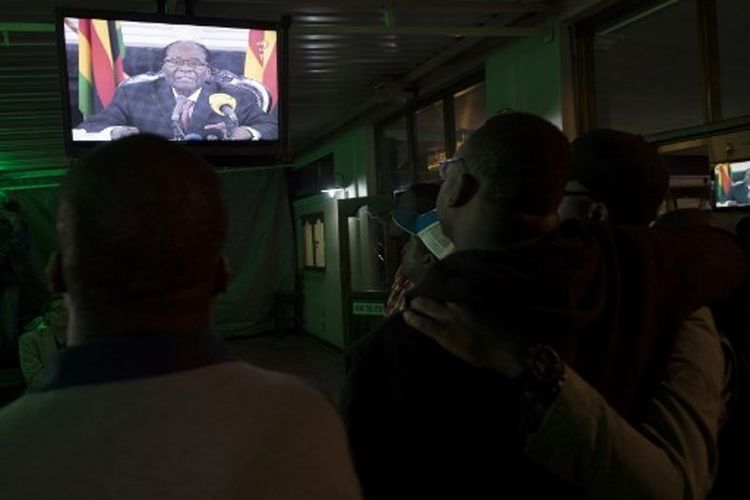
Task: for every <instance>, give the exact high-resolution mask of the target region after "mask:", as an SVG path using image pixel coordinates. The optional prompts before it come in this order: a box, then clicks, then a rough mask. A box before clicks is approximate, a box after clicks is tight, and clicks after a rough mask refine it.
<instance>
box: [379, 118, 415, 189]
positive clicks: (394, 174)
mask: <svg viewBox="0 0 750 500" xmlns="http://www.w3.org/2000/svg"><path fill="white" fill-rule="evenodd" d="M381 134H382V135H381V143H380V144H381V148H382V150H381V162H382V163H381V165H380V168H382V169H383V171H384V172H388V177H387V178H386V179H383V181H384V183H385V186H386V188H387V189H389V190H390V191H393V190H397V189H399V188H400V187H402V183H406V185H407V186H408V185H409V184H411V165H410V164H409V134H408V131H407V125H406V117H402V118H399V119H398V120H396V121H395V122H393V123H391V124H389V125H386V126H385V127H383V130H382V132H381Z"/></svg>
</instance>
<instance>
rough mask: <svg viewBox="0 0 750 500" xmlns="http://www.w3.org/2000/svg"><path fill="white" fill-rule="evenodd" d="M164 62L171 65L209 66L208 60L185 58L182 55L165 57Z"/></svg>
mask: <svg viewBox="0 0 750 500" xmlns="http://www.w3.org/2000/svg"><path fill="white" fill-rule="evenodd" d="M164 64H165V65H169V66H189V67H191V68H196V69H197V68H205V67H206V66H208V63H207V62H206V61H201V60H200V59H183V58H181V57H168V58H166V59H164Z"/></svg>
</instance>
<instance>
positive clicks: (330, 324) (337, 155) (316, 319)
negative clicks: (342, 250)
mask: <svg viewBox="0 0 750 500" xmlns="http://www.w3.org/2000/svg"><path fill="white" fill-rule="evenodd" d="M369 133H370V129H369V127H365V126H362V127H358V128H355V129H352V130H350V131H347V132H345V133H344V134H342V135H341V136H340V137H339V138H337V139H335V140H332V141H330V142H329V143H327V144H324V145H323V146H321V147H319V148H316V149H315V150H313V151H310V152H307V153H305V154H303V155H301V156H299V157H298V158H296V160H295V164H296V165H297V166H299V167H301V166H304V165H306V164H308V163H310V162H312V161H315V160H316V159H318V158H320V157H322V156H325V155H327V154H329V153H333V159H334V168H335V172H336V173H339V174H341V175H342V176H343V179H344V182H345V183H346V184H348V185H349V188H348V189H347V193H346V194H345V195H344V194H343V193H342V194H340V195H338V198H343V197H344V196H346V197H349V198H356V197H361V196H367V181H366V176H367V163H368V160H367V158H368V156H367V155H368V142H369V141H368V135H369ZM321 211H322V212H323V213H324V218H325V247H326V270H325V272H321V271H304V272H303V275H302V276H303V277H302V288H303V294H304V308H303V325H304V329H305V331H306V332H308V333H310V334H312V335H315V336H316V337H319V338H321V339H323V340H325V341H326V342H329V343H331V344H333V345H336V346H339V347H343V345H344V323H343V317H344V316H343V305H342V293H341V272H340V266H341V262H340V259H339V245H338V231H339V228H338V209H337V201H336V199H333V198H330V197H329V196H328V195H327V194H320V195H315V196H311V197H309V198H305V199H303V200H299V201H297V202H295V203H294V227H295V238H296V242H297V266H298V269H301V268H302V252H301V251H300V250H301V248H302V234H301V230H300V224H299V220H300V217H301V216H303V215H305V214H310V213H315V212H321Z"/></svg>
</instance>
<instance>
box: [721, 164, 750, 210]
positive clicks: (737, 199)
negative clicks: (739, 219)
mask: <svg viewBox="0 0 750 500" xmlns="http://www.w3.org/2000/svg"><path fill="white" fill-rule="evenodd" d="M713 179H714V189H715V192H714V195H715V200H716V203H715V207H716V208H717V209H721V208H735V207H741V208H744V209H748V208H749V207H750V161H733V162H722V163H716V164H714V165H713Z"/></svg>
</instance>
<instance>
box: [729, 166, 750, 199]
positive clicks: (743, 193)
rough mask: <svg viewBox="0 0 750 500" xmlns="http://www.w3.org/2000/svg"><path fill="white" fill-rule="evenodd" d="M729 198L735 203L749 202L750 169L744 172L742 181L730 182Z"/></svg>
mask: <svg viewBox="0 0 750 500" xmlns="http://www.w3.org/2000/svg"><path fill="white" fill-rule="evenodd" d="M729 199H730V200H733V201H734V202H736V204H737V205H747V204H750V170H748V171H747V172H745V177H744V178H743V179H742V182H738V183H735V184H732V190H731V191H729Z"/></svg>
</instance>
